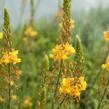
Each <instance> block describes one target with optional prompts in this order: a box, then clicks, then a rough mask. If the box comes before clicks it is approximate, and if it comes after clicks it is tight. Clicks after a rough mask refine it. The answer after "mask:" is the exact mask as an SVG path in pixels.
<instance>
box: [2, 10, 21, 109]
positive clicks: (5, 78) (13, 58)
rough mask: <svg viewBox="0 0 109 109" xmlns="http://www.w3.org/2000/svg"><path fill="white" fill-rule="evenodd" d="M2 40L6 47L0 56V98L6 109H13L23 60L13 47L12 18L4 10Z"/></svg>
mask: <svg viewBox="0 0 109 109" xmlns="http://www.w3.org/2000/svg"><path fill="white" fill-rule="evenodd" d="M1 38H3V39H2V40H3V42H4V43H3V46H4V47H3V48H1V54H0V68H1V69H0V72H1V76H0V78H1V79H0V86H1V87H0V89H1V90H2V91H1V94H0V97H1V98H2V102H3V101H4V102H6V104H5V105H4V106H3V107H5V108H4V109H6V105H7V109H12V108H13V106H12V102H13V101H12V100H16V99H17V95H16V94H17V90H18V89H17V88H18V87H17V86H18V85H17V82H18V80H19V79H20V76H21V71H20V69H19V68H18V67H17V64H18V63H20V62H21V59H20V58H19V57H18V50H15V49H14V48H13V45H12V44H13V43H12V32H11V26H10V17H9V14H8V11H7V9H4V25H3V33H1ZM2 84H3V85H2ZM2 88H3V89H2Z"/></svg>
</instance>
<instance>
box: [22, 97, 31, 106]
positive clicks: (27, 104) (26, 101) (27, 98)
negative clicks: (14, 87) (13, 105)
mask: <svg viewBox="0 0 109 109" xmlns="http://www.w3.org/2000/svg"><path fill="white" fill-rule="evenodd" d="M31 106H32V102H31V98H30V97H26V98H25V99H24V101H23V103H22V107H24V108H28V107H31Z"/></svg>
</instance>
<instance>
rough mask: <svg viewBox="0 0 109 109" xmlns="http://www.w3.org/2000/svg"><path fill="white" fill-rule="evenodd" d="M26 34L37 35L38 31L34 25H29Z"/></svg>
mask: <svg viewBox="0 0 109 109" xmlns="http://www.w3.org/2000/svg"><path fill="white" fill-rule="evenodd" d="M25 35H26V36H30V37H35V36H36V35H37V32H36V31H35V30H34V29H33V27H28V28H27V29H26V31H25Z"/></svg>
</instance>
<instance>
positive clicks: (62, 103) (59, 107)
mask: <svg viewBox="0 0 109 109" xmlns="http://www.w3.org/2000/svg"><path fill="white" fill-rule="evenodd" d="M66 97H67V95H65V97H64V98H63V99H62V101H61V102H60V104H59V106H58V108H57V109H60V108H61V106H62V104H63V103H64V101H65V99H66Z"/></svg>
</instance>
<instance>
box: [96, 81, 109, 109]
mask: <svg viewBox="0 0 109 109" xmlns="http://www.w3.org/2000/svg"><path fill="white" fill-rule="evenodd" d="M108 85H109V80H108V82H107V85H106V87H105V90H104V93H103V96H102V97H101V100H100V102H99V104H98V107H97V109H100V106H101V104H102V101H103V99H104V97H105V94H106V91H107V88H108Z"/></svg>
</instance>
